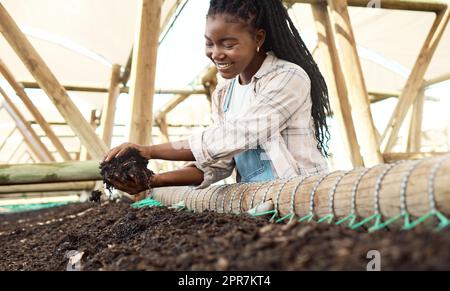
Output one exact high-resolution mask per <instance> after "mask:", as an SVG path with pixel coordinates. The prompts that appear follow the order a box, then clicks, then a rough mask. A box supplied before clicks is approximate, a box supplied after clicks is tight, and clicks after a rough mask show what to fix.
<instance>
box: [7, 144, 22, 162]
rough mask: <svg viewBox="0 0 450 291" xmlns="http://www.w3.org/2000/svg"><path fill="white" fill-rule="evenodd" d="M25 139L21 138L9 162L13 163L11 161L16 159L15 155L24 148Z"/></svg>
mask: <svg viewBox="0 0 450 291" xmlns="http://www.w3.org/2000/svg"><path fill="white" fill-rule="evenodd" d="M24 142H25V140H23V139H22V140H21V141H20V142H19V144H18V145H16V147H15V148H14V150H13V152H12V153H11V155H10V156H9V159H8V164H11V162H12V161H13V160H14V157H15V156H16V154H17V152H18V151H19V150H20V149H21V148H22V145H23V144H24Z"/></svg>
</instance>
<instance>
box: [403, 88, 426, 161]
mask: <svg viewBox="0 0 450 291" xmlns="http://www.w3.org/2000/svg"><path fill="white" fill-rule="evenodd" d="M415 99H416V100H415V101H414V104H413V107H412V112H411V120H410V123H409V129H408V144H407V148H406V151H407V152H410V153H413V152H420V147H421V135H422V119H423V106H424V104H425V88H424V87H422V89H421V90H420V92H419V95H418V96H417V97H416V98H415Z"/></svg>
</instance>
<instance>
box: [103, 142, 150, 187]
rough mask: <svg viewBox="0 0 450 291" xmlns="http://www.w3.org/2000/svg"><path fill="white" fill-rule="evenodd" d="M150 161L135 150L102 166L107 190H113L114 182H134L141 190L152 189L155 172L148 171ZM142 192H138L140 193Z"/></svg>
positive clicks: (132, 149)
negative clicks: (152, 178) (151, 183)
mask: <svg viewBox="0 0 450 291" xmlns="http://www.w3.org/2000/svg"><path fill="white" fill-rule="evenodd" d="M147 165H148V160H146V159H145V158H143V157H142V156H141V154H140V153H139V151H138V150H137V149H135V148H130V149H128V150H127V151H126V152H125V153H124V154H122V155H121V156H120V157H118V158H113V159H112V160H110V161H108V162H102V163H101V164H100V174H101V175H102V178H103V183H104V184H105V186H106V189H108V190H112V189H113V188H114V185H113V183H112V181H114V180H117V181H122V182H128V181H133V182H134V183H135V185H137V186H138V187H139V188H142V189H147V188H148V187H150V182H151V177H152V176H153V174H154V173H153V172H152V171H151V170H149V169H147ZM139 192H140V191H137V193H139Z"/></svg>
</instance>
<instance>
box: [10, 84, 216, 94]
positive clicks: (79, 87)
mask: <svg viewBox="0 0 450 291" xmlns="http://www.w3.org/2000/svg"><path fill="white" fill-rule="evenodd" d="M19 83H20V84H21V85H22V86H23V87H24V88H25V89H40V87H39V84H38V83H36V82H26V81H20V82H19ZM63 87H64V89H65V90H66V91H76V92H89V93H108V92H109V89H108V88H106V87H99V86H88V85H68V84H66V85H63ZM129 92H130V88H129V87H120V93H129ZM207 93H208V92H207V91H206V90H205V89H204V88H202V87H195V88H190V87H187V88H157V89H155V94H189V95H194V94H199V95H202V94H207Z"/></svg>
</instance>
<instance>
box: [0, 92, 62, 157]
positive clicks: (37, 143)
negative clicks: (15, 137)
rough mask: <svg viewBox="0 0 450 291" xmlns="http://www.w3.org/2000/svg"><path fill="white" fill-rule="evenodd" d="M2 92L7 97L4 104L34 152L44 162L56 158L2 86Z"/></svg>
mask: <svg viewBox="0 0 450 291" xmlns="http://www.w3.org/2000/svg"><path fill="white" fill-rule="evenodd" d="M0 94H1V95H3V98H4V99H5V102H4V103H3V106H4V107H5V109H6V111H8V113H9V115H10V116H11V117H12V119H13V120H14V122H15V123H16V126H17V128H18V129H19V131H20V133H21V134H22V135H23V138H24V140H25V142H26V143H27V145H28V146H29V147H30V149H31V150H32V151H33V153H34V154H35V155H36V157H37V158H38V159H39V160H40V161H42V162H50V161H54V160H55V159H54V158H53V156H52V154H51V153H50V151H49V150H48V149H47V147H46V146H45V145H44V144H43V143H42V141H41V140H40V139H39V137H38V135H37V134H36V132H35V131H34V129H33V128H32V127H31V125H30V124H29V123H28V122H27V120H26V119H25V117H23V115H22V114H21V113H20V111H19V109H17V107H16V106H15V105H14V103H13V102H12V101H11V99H9V97H8V95H7V94H6V92H5V91H3V89H2V88H1V87H0Z"/></svg>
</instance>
